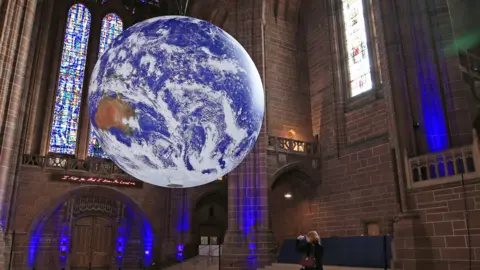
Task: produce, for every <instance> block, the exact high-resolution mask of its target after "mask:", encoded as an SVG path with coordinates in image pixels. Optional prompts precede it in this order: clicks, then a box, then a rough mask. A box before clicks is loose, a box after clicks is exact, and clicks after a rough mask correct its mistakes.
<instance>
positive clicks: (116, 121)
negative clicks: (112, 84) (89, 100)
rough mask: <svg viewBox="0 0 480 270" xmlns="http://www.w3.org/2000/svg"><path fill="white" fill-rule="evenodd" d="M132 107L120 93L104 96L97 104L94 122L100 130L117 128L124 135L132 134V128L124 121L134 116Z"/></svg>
mask: <svg viewBox="0 0 480 270" xmlns="http://www.w3.org/2000/svg"><path fill="white" fill-rule="evenodd" d="M135 115H136V114H135V111H134V109H133V108H132V107H131V106H130V105H129V104H128V103H127V102H125V101H123V100H122V98H121V95H120V94H118V95H117V96H116V97H109V96H104V97H103V98H102V99H101V100H100V101H99V102H98V106H97V112H96V113H95V123H96V124H97V127H98V128H99V129H101V130H104V131H108V130H109V129H111V128H118V129H120V130H122V131H123V132H124V133H125V134H126V135H132V134H133V129H132V128H131V127H130V126H129V125H128V124H127V123H125V122H126V121H125V120H126V119H129V118H131V117H134V116H135Z"/></svg>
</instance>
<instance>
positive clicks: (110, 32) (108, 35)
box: [88, 13, 123, 158]
mask: <svg viewBox="0 0 480 270" xmlns="http://www.w3.org/2000/svg"><path fill="white" fill-rule="evenodd" d="M122 31H123V22H122V20H121V19H120V17H118V16H117V15H116V14H114V13H110V14H107V15H106V16H105V17H104V18H103V20H102V29H101V32H100V45H99V49H98V57H100V56H102V54H103V53H104V52H105V51H106V50H107V49H108V46H109V45H110V44H111V43H112V41H113V40H114V39H115V38H116V37H117V36H118V35H120V34H121V33H122ZM88 156H90V157H99V158H107V156H106V155H105V153H104V152H103V151H102V148H101V147H100V144H99V142H98V140H97V136H96V135H95V132H93V129H90V139H89V144H88Z"/></svg>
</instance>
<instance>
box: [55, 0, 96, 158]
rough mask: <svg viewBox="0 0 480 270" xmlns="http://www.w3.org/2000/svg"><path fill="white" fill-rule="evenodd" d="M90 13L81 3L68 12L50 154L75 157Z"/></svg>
mask: <svg viewBox="0 0 480 270" xmlns="http://www.w3.org/2000/svg"><path fill="white" fill-rule="evenodd" d="M90 25H91V14H90V11H89V10H88V9H87V8H86V7H85V6H84V5H82V4H76V5H73V6H72V7H71V8H70V10H69V11H68V20H67V25H66V29H65V36H64V45H63V52H62V59H61V62H60V74H59V78H58V85H57V95H56V101H55V108H54V112H53V121H52V131H51V134H50V147H49V152H53V153H60V154H70V155H73V154H75V149H76V146H77V131H78V121H79V114H80V102H81V99H82V88H83V80H84V77H85V62H86V60H87V49H88V38H89V35H90Z"/></svg>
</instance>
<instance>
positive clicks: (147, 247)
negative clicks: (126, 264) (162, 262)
mask: <svg viewBox="0 0 480 270" xmlns="http://www.w3.org/2000/svg"><path fill="white" fill-rule="evenodd" d="M142 223H143V231H142V233H143V250H144V252H143V253H144V255H143V263H144V265H146V266H149V265H151V264H152V251H153V241H154V235H153V231H152V226H151V225H150V222H149V221H148V220H147V218H146V217H142Z"/></svg>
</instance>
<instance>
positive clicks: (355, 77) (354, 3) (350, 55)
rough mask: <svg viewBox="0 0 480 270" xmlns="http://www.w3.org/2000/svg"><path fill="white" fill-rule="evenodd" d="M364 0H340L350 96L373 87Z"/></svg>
mask: <svg viewBox="0 0 480 270" xmlns="http://www.w3.org/2000/svg"><path fill="white" fill-rule="evenodd" d="M363 1H364V0H342V12H343V24H344V31H345V48H346V52H347V69H348V72H347V73H348V82H349V88H350V96H351V97H354V96H357V95H359V94H362V93H364V92H367V91H369V90H371V89H372V88H373V79H372V71H371V65H370V53H369V47H368V46H369V45H368V39H367V30H366V23H365V16H364V12H365V8H364V4H363Z"/></svg>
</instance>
